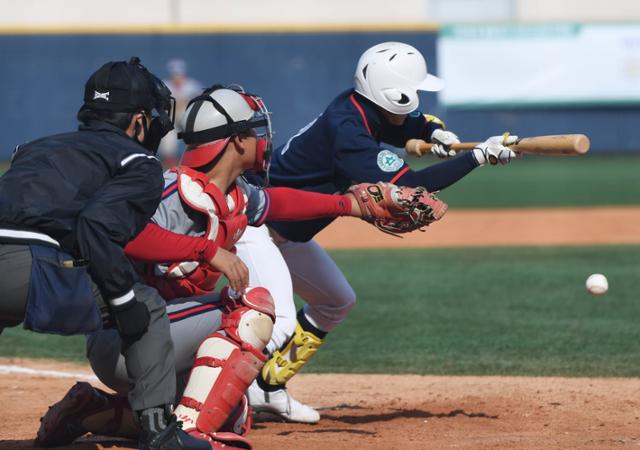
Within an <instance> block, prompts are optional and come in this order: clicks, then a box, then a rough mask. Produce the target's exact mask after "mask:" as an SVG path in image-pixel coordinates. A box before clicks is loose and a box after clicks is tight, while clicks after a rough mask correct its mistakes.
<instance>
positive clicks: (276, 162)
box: [237, 42, 517, 423]
mask: <svg viewBox="0 0 640 450" xmlns="http://www.w3.org/2000/svg"><path fill="white" fill-rule="evenodd" d="M354 78H355V89H349V90H347V91H345V92H342V93H341V94H339V95H338V96H337V97H336V98H335V99H334V100H333V101H332V102H331V104H330V105H329V106H328V107H327V109H326V110H325V111H324V112H323V113H322V114H320V115H319V116H318V117H317V118H316V119H314V120H313V121H312V122H311V123H309V124H308V125H307V126H305V127H304V128H302V129H301V130H300V132H299V133H298V134H296V135H295V136H293V137H292V138H291V139H289V141H288V142H287V143H286V144H285V145H284V146H282V147H280V148H278V149H276V150H275V152H274V156H273V162H272V164H271V170H270V172H269V179H270V182H271V184H272V185H274V186H288V187H296V188H299V189H304V190H306V191H312V192H324V193H334V192H345V191H347V189H348V188H349V186H350V185H351V184H352V183H353V182H354V181H355V182H378V181H386V182H390V183H397V184H400V185H405V186H424V187H426V189H427V190H429V191H432V192H435V191H438V190H441V189H444V188H446V187H447V186H449V185H451V184H453V183H455V182H456V181H458V180H459V179H461V178H462V177H464V176H465V175H467V174H468V173H469V172H471V171H472V170H473V169H475V168H476V167H478V166H482V165H484V164H486V163H491V164H495V163H500V164H506V163H508V162H509V161H510V160H511V159H512V158H513V157H515V154H514V153H513V152H512V151H511V150H509V149H508V148H507V147H506V146H504V145H502V144H503V143H504V144H507V143H511V142H513V141H514V140H515V139H517V138H516V137H511V138H509V139H508V140H507V141H506V142H503V140H502V139H501V138H494V139H489V140H487V141H486V142H484V143H483V144H481V145H479V146H478V147H477V148H476V149H475V150H473V151H472V152H468V153H465V154H463V155H461V156H459V157H456V158H452V159H450V160H448V161H445V162H442V163H440V164H434V165H432V166H429V167H426V168H424V169H421V170H415V171H414V170H411V169H410V168H409V166H408V165H407V164H406V163H405V162H404V161H403V160H402V158H400V157H399V156H397V155H396V154H395V153H393V152H392V151H390V150H388V149H385V148H384V147H383V146H381V143H382V142H384V143H387V144H390V145H393V146H396V147H403V146H404V144H405V142H406V141H407V140H408V139H411V138H421V139H424V140H427V141H432V142H435V143H437V145H435V146H434V147H433V148H432V152H433V153H435V154H436V155H437V156H441V157H450V156H454V155H455V152H453V151H451V150H449V145H451V144H453V143H456V142H458V138H457V136H456V135H455V134H454V133H452V132H451V131H446V130H445V129H444V124H443V123H442V122H441V121H440V120H439V119H437V118H436V117H434V116H429V115H423V114H422V113H420V112H419V111H417V108H418V103H419V99H418V91H421V90H422V91H437V90H439V89H441V88H442V85H443V83H442V80H440V79H439V78H437V77H434V76H433V75H430V74H429V73H428V72H427V66H426V62H425V60H424V58H423V57H422V55H421V54H420V52H419V51H418V50H417V49H415V48H413V47H411V46H409V45H406V44H402V43H399V42H386V43H383V44H379V45H376V46H374V47H372V48H370V49H369V50H367V51H365V52H364V54H363V55H362V56H361V58H360V60H359V62H358V65H357V68H356V72H355V77H354ZM331 221H332V219H331V218H321V219H314V220H309V221H304V222H282V221H276V220H270V221H268V223H267V225H268V228H267V227H261V228H257V229H256V228H252V229H250V230H248V232H247V233H245V234H244V235H243V237H242V238H241V239H240V241H239V242H238V244H237V247H238V256H240V258H242V259H243V261H245V262H246V263H247V266H248V267H249V270H250V272H251V281H252V283H257V284H259V285H262V286H265V287H267V288H268V289H269V291H270V292H271V295H272V296H273V298H274V301H275V305H276V316H277V320H276V324H275V328H274V331H273V337H272V339H271V341H270V342H269V344H268V345H267V350H268V351H269V352H270V353H271V355H272V357H271V358H270V359H269V361H267V363H266V364H265V366H264V368H263V369H262V372H261V374H260V376H259V377H258V378H257V381H256V383H254V384H253V385H252V386H251V388H250V389H249V401H250V403H251V405H252V406H253V407H254V410H256V411H267V412H272V413H276V414H278V415H280V416H281V417H283V418H284V419H286V420H291V421H296V422H311V423H312V422H317V421H318V420H319V418H320V415H319V414H318V412H317V411H315V410H314V409H313V408H311V407H309V406H307V405H304V404H302V403H300V402H298V401H296V400H295V399H294V398H292V397H291V396H290V395H289V394H288V392H287V391H286V389H285V386H286V383H287V381H289V380H290V379H291V377H293V376H294V375H295V374H296V373H298V372H299V371H300V370H301V369H302V367H303V366H304V365H305V364H306V363H307V362H308V361H309V360H310V359H311V358H312V357H313V355H314V354H315V353H316V352H317V350H318V348H319V347H320V346H321V345H322V344H323V342H324V340H325V337H326V335H327V333H328V332H330V331H332V330H333V329H334V328H335V327H336V326H338V325H339V324H340V323H341V322H342V321H343V320H344V319H345V317H346V316H347V314H348V313H349V311H350V310H351V308H352V307H353V305H354V304H355V301H356V295H355V293H354V291H353V289H352V288H351V286H350V285H349V283H348V281H347V280H346V279H345V277H344V275H343V274H342V272H341V271H340V269H339V268H338V267H337V266H336V264H335V263H334V262H333V260H332V259H331V257H330V256H329V255H328V254H327V253H326V252H325V251H324V250H323V249H322V248H320V246H319V245H318V244H316V243H315V242H314V241H313V237H314V236H315V234H316V233H318V232H319V231H320V230H322V229H323V228H325V227H326V226H328V225H329V224H330V223H331ZM267 261H268V263H267ZM293 291H295V292H296V293H297V294H298V295H299V296H300V297H302V299H303V300H304V301H305V305H304V307H303V308H302V309H301V310H300V311H298V313H297V314H296V310H295V305H294V302H293Z"/></svg>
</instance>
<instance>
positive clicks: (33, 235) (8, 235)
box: [0, 228, 60, 247]
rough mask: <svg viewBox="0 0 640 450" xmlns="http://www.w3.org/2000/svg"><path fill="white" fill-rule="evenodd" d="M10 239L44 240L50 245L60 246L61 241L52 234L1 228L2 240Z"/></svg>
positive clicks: (21, 240)
mask: <svg viewBox="0 0 640 450" xmlns="http://www.w3.org/2000/svg"><path fill="white" fill-rule="evenodd" d="M3 238H4V240H9V241H17V242H25V243H28V242H33V241H37V242H44V243H47V244H50V245H55V246H56V247H60V243H59V242H58V241H56V240H55V239H54V238H52V237H51V236H49V235H47V234H44V233H40V232H37V231H24V230H11V229H9V228H0V240H2V239H3Z"/></svg>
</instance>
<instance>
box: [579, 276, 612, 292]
mask: <svg viewBox="0 0 640 450" xmlns="http://www.w3.org/2000/svg"><path fill="white" fill-rule="evenodd" d="M585 284H586V286H587V291H589V294H591V295H602V294H604V293H606V292H607V290H608V289H609V282H608V281H607V277H605V276H604V275H602V274H601V273H594V274H592V275H589V278H587V282H586V283H585Z"/></svg>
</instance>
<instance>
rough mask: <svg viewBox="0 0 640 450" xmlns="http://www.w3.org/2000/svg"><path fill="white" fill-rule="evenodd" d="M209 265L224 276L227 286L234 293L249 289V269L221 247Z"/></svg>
mask: <svg viewBox="0 0 640 450" xmlns="http://www.w3.org/2000/svg"><path fill="white" fill-rule="evenodd" d="M209 265H210V266H211V267H213V268H214V269H216V270H217V271H220V272H222V273H223V274H224V276H225V277H227V279H228V280H229V286H231V289H233V290H234V291H236V292H244V290H245V289H246V288H247V287H249V269H247V266H246V265H245V264H244V263H243V262H242V260H241V259H240V258H238V257H237V256H236V255H235V254H233V253H231V252H230V251H228V250H225V249H223V248H222V247H220V248H218V251H217V252H216V254H215V256H214V257H213V258H211V261H209Z"/></svg>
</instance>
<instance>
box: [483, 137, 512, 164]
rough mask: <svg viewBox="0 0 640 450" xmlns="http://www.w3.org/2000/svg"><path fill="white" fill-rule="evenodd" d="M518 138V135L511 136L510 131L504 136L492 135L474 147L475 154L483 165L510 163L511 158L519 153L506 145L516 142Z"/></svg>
mask: <svg viewBox="0 0 640 450" xmlns="http://www.w3.org/2000/svg"><path fill="white" fill-rule="evenodd" d="M517 140H518V136H510V135H509V134H508V133H505V134H504V135H503V136H492V137H490V138H489V139H487V140H486V141H484V142H483V143H482V144H480V145H478V146H477V147H476V148H474V149H473V156H474V157H475V158H476V161H478V164H479V165H481V166H484V165H485V164H486V163H489V164H491V165H492V166H495V165H496V164H508V163H509V162H510V161H511V159H513V158H516V157H517V156H518V154H517V153H516V152H514V151H513V150H511V149H509V148H508V147H505V146H506V145H509V144H514V143H515V142H516V141H517Z"/></svg>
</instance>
